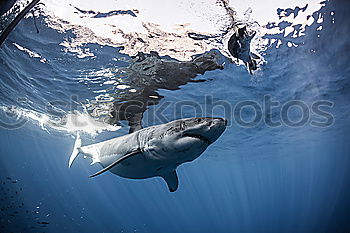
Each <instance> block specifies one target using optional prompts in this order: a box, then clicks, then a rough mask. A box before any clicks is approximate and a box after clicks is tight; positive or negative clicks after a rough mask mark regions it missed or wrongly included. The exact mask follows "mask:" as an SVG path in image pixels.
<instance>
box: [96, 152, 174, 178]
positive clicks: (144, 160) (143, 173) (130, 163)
mask: <svg viewBox="0 0 350 233" xmlns="http://www.w3.org/2000/svg"><path fill="white" fill-rule="evenodd" d="M120 157H121V156H118V155H116V156H108V157H106V156H102V157H101V159H100V160H101V161H100V164H101V165H102V166H103V167H107V166H108V165H110V164H111V163H113V162H114V161H116V160H117V159H119V158H120ZM163 170H167V169H166V167H165V164H164V163H163V162H162V161H159V160H157V159H150V158H148V157H146V156H145V154H143V153H138V154H136V155H133V156H132V157H130V158H127V159H126V160H124V161H122V162H120V163H118V164H117V165H115V166H114V167H113V168H111V169H110V170H109V171H110V172H112V173H114V174H116V175H118V176H121V177H124V178H131V179H145V178H150V177H155V176H158V175H159V174H160V173H161V172H162V171H163Z"/></svg>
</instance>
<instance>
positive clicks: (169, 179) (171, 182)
mask: <svg viewBox="0 0 350 233" xmlns="http://www.w3.org/2000/svg"><path fill="white" fill-rule="evenodd" d="M161 176H162V177H163V179H164V180H165V182H166V183H167V185H168V188H169V191H170V192H175V191H176V190H177V187H178V186H179V179H178V178H177V174H176V170H174V171H172V172H169V173H167V174H162V175H161Z"/></svg>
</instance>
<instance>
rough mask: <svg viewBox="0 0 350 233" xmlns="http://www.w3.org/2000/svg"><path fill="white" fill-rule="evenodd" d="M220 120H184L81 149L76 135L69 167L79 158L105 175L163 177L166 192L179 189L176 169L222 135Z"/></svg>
mask: <svg viewBox="0 0 350 233" xmlns="http://www.w3.org/2000/svg"><path fill="white" fill-rule="evenodd" d="M226 125H227V121H226V120H225V119H222V118H209V117H203V118H187V119H180V120H175V121H172V122H169V123H166V124H162V125H155V126H151V127H148V128H144V129H140V130H138V131H135V132H133V133H130V134H127V135H124V136H120V137H117V138H113V139H110V140H107V141H103V142H99V143H96V144H91V145H88V146H81V138H80V136H79V134H78V135H77V139H76V142H75V145H74V149H73V152H72V154H71V156H70V159H69V167H71V166H72V163H73V161H74V160H75V159H76V157H77V156H78V155H79V154H82V155H84V157H85V158H86V157H87V158H91V159H92V163H91V164H94V163H100V164H101V165H102V167H103V169H102V170H100V171H99V172H97V173H95V174H93V175H91V176H90V177H95V176H97V175H100V174H102V173H104V172H106V171H110V172H112V173H114V174H116V175H118V176H121V177H125V178H131V179H146V178H150V177H157V176H159V177H162V178H163V179H164V180H165V182H166V183H167V185H168V188H169V191H170V192H174V191H176V190H177V188H178V177H177V174H176V168H177V167H178V166H179V165H181V164H183V163H185V162H191V161H193V160H195V159H196V158H198V157H199V156H200V155H201V154H202V153H203V152H204V151H205V150H206V149H207V147H208V146H209V145H210V144H212V143H213V142H215V141H216V140H217V139H218V138H219V137H220V135H221V134H222V133H223V132H224V130H225V128H226Z"/></svg>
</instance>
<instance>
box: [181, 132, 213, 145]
mask: <svg viewBox="0 0 350 233" xmlns="http://www.w3.org/2000/svg"><path fill="white" fill-rule="evenodd" d="M184 136H185V137H190V138H197V139H199V140H201V141H204V142H206V143H208V144H211V142H210V141H209V140H208V139H207V138H206V137H204V136H202V135H198V134H185V135H184Z"/></svg>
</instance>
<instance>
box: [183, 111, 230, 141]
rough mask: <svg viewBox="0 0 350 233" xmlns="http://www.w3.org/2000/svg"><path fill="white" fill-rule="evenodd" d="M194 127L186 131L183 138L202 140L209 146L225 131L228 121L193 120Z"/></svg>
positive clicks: (221, 119) (220, 119) (205, 118)
mask: <svg viewBox="0 0 350 233" xmlns="http://www.w3.org/2000/svg"><path fill="white" fill-rule="evenodd" d="M191 120H192V123H193V124H192V126H189V127H188V128H187V130H185V132H184V134H183V136H188V137H193V138H198V139H201V141H205V142H207V143H208V144H211V143H213V142H215V141H216V140H217V139H218V138H219V137H220V136H221V134H222V133H223V132H224V131H225V129H226V126H227V120H226V119H223V118H213V117H203V118H193V119H191Z"/></svg>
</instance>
